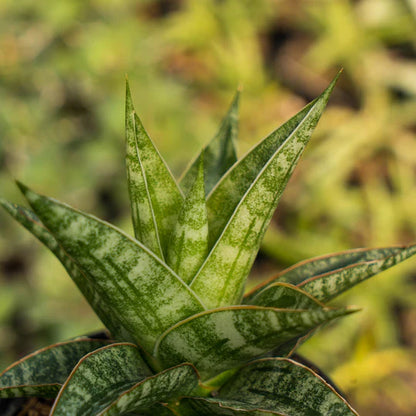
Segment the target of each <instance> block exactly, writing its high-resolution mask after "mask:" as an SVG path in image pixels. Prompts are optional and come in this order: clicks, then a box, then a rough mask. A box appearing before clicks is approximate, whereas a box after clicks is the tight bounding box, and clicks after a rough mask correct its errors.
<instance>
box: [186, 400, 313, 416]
mask: <svg viewBox="0 0 416 416" xmlns="http://www.w3.org/2000/svg"><path fill="white" fill-rule="evenodd" d="M181 404H182V406H183V407H184V408H186V410H187V411H188V409H189V411H190V412H193V413H191V415H192V416H193V415H196V416H213V415H218V416H240V415H241V416H244V415H248V416H276V415H277V416H292V415H288V414H283V413H280V412H273V411H268V410H262V409H261V408H260V407H259V406H254V405H251V404H248V403H244V402H240V401H236V400H225V399H221V398H219V397H215V398H211V397H186V398H184V399H183V400H182V402H181ZM185 414H186V415H187V413H185ZM296 416H297V415H296ZM314 416H315V415H314Z"/></svg>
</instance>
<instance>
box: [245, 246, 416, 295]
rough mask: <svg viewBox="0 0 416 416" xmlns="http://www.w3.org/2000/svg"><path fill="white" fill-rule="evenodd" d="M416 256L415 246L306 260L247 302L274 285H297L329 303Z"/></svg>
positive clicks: (254, 293)
mask: <svg viewBox="0 0 416 416" xmlns="http://www.w3.org/2000/svg"><path fill="white" fill-rule="evenodd" d="M415 253H416V245H410V246H401V247H399V246H393V247H385V248H376V249H358V250H349V251H345V252H342V253H335V254H330V255H327V256H322V257H318V258H315V259H311V260H307V261H304V262H301V263H299V264H296V265H294V266H293V267H290V268H289V269H287V270H284V271H283V272H281V273H279V274H278V275H277V276H276V277H274V278H273V279H271V280H269V281H267V282H265V283H263V284H261V285H260V286H258V287H257V288H255V289H254V290H253V291H251V292H250V293H248V294H247V295H246V297H245V302H246V303H251V300H252V299H253V298H254V297H255V296H257V294H258V293H259V292H260V291H262V290H264V288H266V287H268V286H270V285H272V284H274V283H275V282H289V283H291V284H294V285H295V284H296V285H298V287H299V288H301V289H302V290H304V291H305V292H308V293H310V294H311V295H312V296H314V297H315V298H316V299H319V300H320V301H322V302H328V301H329V300H331V299H333V298H334V297H336V296H338V295H339V294H341V293H343V292H345V291H346V290H348V289H350V288H351V287H353V286H355V285H356V284H358V283H360V282H362V281H364V280H366V279H368V278H370V277H372V276H374V275H375V274H377V273H380V272H382V271H384V270H386V269H389V268H390V267H393V266H394V265H396V264H397V263H400V262H401V261H404V260H406V259H408V258H409V257H411V256H413V255H414V254H415Z"/></svg>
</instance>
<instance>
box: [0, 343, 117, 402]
mask: <svg viewBox="0 0 416 416" xmlns="http://www.w3.org/2000/svg"><path fill="white" fill-rule="evenodd" d="M109 343H110V341H105V340H92V339H82V340H76V341H67V342H61V343H59V344H54V345H51V346H49V347H46V348H42V349H40V350H38V351H35V352H33V353H32V354H30V355H27V356H26V357H24V358H22V359H21V360H19V361H17V362H15V363H14V364H12V365H11V366H10V367H8V368H6V370H4V371H3V372H2V373H1V374H0V397H28V396H36V397H51V398H54V397H55V396H56V394H57V393H58V391H59V389H60V387H61V385H62V384H63V383H64V382H65V380H66V379H67V377H68V375H69V374H70V373H71V371H72V369H73V368H74V367H75V365H76V364H77V362H78V361H79V360H80V359H81V358H82V357H83V356H84V355H86V354H88V353H89V352H91V351H94V350H96V349H97V348H101V347H103V346H105V345H108V344H109Z"/></svg>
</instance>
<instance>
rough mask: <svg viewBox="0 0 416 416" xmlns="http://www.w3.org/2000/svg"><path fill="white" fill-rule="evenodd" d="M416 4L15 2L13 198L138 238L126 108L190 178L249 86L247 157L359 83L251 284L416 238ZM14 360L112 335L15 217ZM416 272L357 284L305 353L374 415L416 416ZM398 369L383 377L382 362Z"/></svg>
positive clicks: (1, 37)
mask: <svg viewBox="0 0 416 416" xmlns="http://www.w3.org/2000/svg"><path fill="white" fill-rule="evenodd" d="M415 58H416V4H415V2H414V1H413V0H360V1H353V0H317V1H314V2H311V1H307V0H304V1H302V0H297V1H293V0H280V1H279V0H258V1H256V2H252V1H248V0H223V1H215V0H201V1H197V2H194V1H191V0H176V1H175V0H171V1H168V0H165V1H156V0H147V1H145V0H141V1H140V0H135V1H133V0H123V1H121V0H111V1H104V0H92V1H90V2H84V1H80V0H62V1H60V2H52V3H51V2H35V1H31V0H21V1H19V2H12V1H11V0H3V1H2V2H1V3H0V98H1V102H2V105H1V106H0V132H1V135H0V189H1V193H2V196H4V197H6V198H8V199H11V200H14V201H16V202H22V201H21V199H20V196H19V195H18V192H17V191H16V189H15V188H14V185H13V178H19V179H21V180H22V181H23V182H25V183H28V184H29V185H31V186H33V187H34V188H35V189H36V190H38V191H40V192H42V193H45V194H48V195H53V196H55V197H56V198H58V199H60V200H64V201H66V202H68V203H70V204H71V205H74V206H77V207H79V208H81V209H83V210H86V211H89V212H92V213H94V214H96V215H98V216H100V217H102V218H105V219H107V220H110V221H112V222H114V223H116V224H117V225H119V226H121V227H123V228H124V229H126V230H127V231H128V232H131V231H132V230H130V229H129V226H128V225H126V224H128V196H127V189H126V185H125V179H124V176H125V168H124V161H123V155H124V142H123V140H124V138H123V106H124V104H123V101H124V74H125V73H127V74H128V76H129V79H130V83H131V86H132V90H133V95H134V98H135V102H136V107H137V109H138V111H139V113H140V115H141V117H142V120H143V122H144V124H145V126H146V128H147V130H148V131H149V132H150V134H151V136H152V137H153V138H154V140H155V142H156V143H157V145H158V147H159V148H160V149H161V152H162V154H163V155H164V157H165V158H166V159H167V161H168V162H169V164H170V165H171V166H174V169H175V173H176V174H178V175H179V174H180V172H181V170H182V169H183V168H184V165H185V163H186V162H187V161H188V160H189V159H190V158H191V157H193V156H194V153H195V152H196V151H197V149H198V148H199V146H200V145H201V144H203V143H205V142H206V141H207V140H208V139H210V138H211V136H212V135H213V134H214V133H215V130H216V126H217V124H218V122H219V119H220V117H221V116H222V114H223V113H224V111H225V110H226V107H227V106H228V103H229V102H230V100H231V98H232V96H233V94H234V92H235V90H236V88H237V87H238V86H239V85H241V86H243V89H244V92H243V96H242V103H241V127H240V140H239V149H240V154H242V153H244V152H245V151H246V150H248V149H249V148H250V147H251V145H253V144H254V143H255V142H256V141H258V140H259V139H260V138H261V137H263V136H265V135H266V134H267V133H269V132H270V131H271V130H272V129H273V128H274V127H276V126H277V125H279V124H280V123H281V122H283V121H285V120H286V119H287V118H289V117H290V116H291V115H293V114H294V113H295V112H296V111H298V110H299V109H300V108H301V107H302V106H303V105H304V104H305V103H306V102H307V101H309V100H310V99H312V98H314V97H315V96H316V95H318V94H319V93H320V92H321V91H322V89H323V88H324V87H325V86H326V85H327V84H328V83H329V81H330V79H331V78H332V77H333V75H334V74H335V73H336V72H337V71H338V69H339V68H340V67H344V73H343V75H342V77H341V79H340V82H339V84H338V86H337V88H336V90H335V92H334V94H333V97H332V98H331V101H330V106H329V108H328V110H327V111H326V114H325V115H324V117H323V118H322V120H321V122H320V124H319V126H318V130H317V132H316V134H315V135H314V138H313V140H312V142H311V144H310V145H309V148H308V149H307V152H306V154H305V156H304V157H303V160H302V161H301V163H300V165H299V167H298V168H297V170H296V171H295V175H294V177H293V178H292V179H291V183H290V184H289V186H288V188H287V190H286V192H285V194H284V197H283V199H282V201H281V203H280V208H279V209H278V212H277V215H276V218H275V221H274V223H273V227H272V229H271V230H270V232H269V233H268V234H267V235H266V238H265V242H264V246H263V251H262V255H261V256H260V257H259V259H258V262H257V266H256V268H255V273H254V275H253V281H254V280H255V279H258V278H260V277H266V276H269V275H270V274H271V273H273V272H274V271H276V270H278V269H281V268H283V267H285V266H288V265H290V264H292V263H294V262H296V261H299V260H302V259H304V258H308V257H311V256H314V255H319V254H324V253H328V252H333V251H337V250H341V249H347V248H352V247H359V246H382V245H390V244H394V243H398V244H399V243H409V242H411V241H415V240H416V235H415V234H416V216H415V214H414V207H415V205H416V183H415V182H416V181H415V171H416V141H415V139H416V137H415V136H416V122H415V114H416V60H415ZM0 229H1V233H0V364H1V366H2V367H3V366H4V365H6V364H7V363H9V362H10V361H12V360H13V359H14V358H16V356H19V355H21V354H23V353H25V352H27V351H29V350H32V349H34V348H35V347H38V346H41V345H46V344H48V343H51V342H53V341H58V340H62V339H65V338H69V337H73V336H75V335H78V334H80V333H85V332H88V331H92V330H95V329H97V328H99V323H98V320H97V319H96V318H95V317H94V316H93V314H92V312H91V311H90V310H89V308H88V306H87V305H86V304H85V303H84V301H83V300H82V299H81V296H80V295H79V294H78V293H77V291H76V290H75V287H73V285H72V282H71V280H70V279H69V278H67V276H66V275H65V272H64V271H63V269H62V268H61V267H60V265H59V264H58V263H57V261H56V260H55V259H54V258H53V256H51V255H50V254H49V253H47V251H46V250H45V249H44V248H43V247H41V246H40V245H39V244H37V243H36V242H35V241H34V239H33V238H32V237H31V236H30V235H29V234H28V233H26V232H25V231H24V230H23V229H20V228H19V227H18V226H17V225H15V224H14V223H13V222H12V221H10V219H9V218H8V217H7V215H3V214H0ZM415 266H416V264H415V261H414V260H413V261H412V260H409V261H408V262H406V263H404V264H403V265H401V266H399V267H397V268H395V269H394V271H391V272H388V273H387V272H386V273H384V274H383V275H382V276H380V277H377V278H376V279H374V280H372V281H369V282H367V283H364V284H362V285H360V286H359V287H358V288H356V289H355V290H354V291H353V293H352V294H351V295H349V299H348V301H349V303H351V302H352V303H355V304H357V305H360V306H363V307H364V311H363V312H362V313H360V314H356V315H354V316H352V317H350V318H348V319H345V320H343V321H342V322H341V321H340V322H339V323H337V325H336V326H334V327H333V328H332V327H331V326H330V327H328V328H327V329H326V330H325V331H322V332H321V334H320V335H319V336H317V337H316V338H315V339H313V340H312V341H310V342H309V343H307V344H306V345H305V346H304V347H303V350H302V352H303V354H304V355H305V356H307V357H308V358H310V359H311V360H313V361H314V362H315V363H316V364H318V365H319V366H321V367H322V368H323V369H325V370H328V371H330V373H331V374H332V376H333V377H334V379H335V380H336V381H337V382H338V383H339V385H340V386H341V388H342V389H344V390H345V391H346V392H347V393H348V395H349V397H350V398H351V400H352V402H353V403H354V405H355V406H356V407H357V409H358V410H359V411H360V412H361V413H362V414H366V415H390V414H395V415H414V414H415V412H416V399H415V397H414V394H413V393H412V392H414V389H415V386H416V360H415V358H414V357H415V354H414V349H415V348H416V327H415V324H414V322H415V319H414V318H415V316H416V300H415V293H416V290H415V284H416V274H415ZM381 363H382V364H383V365H380V364H381Z"/></svg>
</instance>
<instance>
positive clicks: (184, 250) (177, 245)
mask: <svg viewBox="0 0 416 416" xmlns="http://www.w3.org/2000/svg"><path fill="white" fill-rule="evenodd" d="M207 254H208V218H207V207H206V203H205V191H204V163H203V158H202V157H201V159H200V162H199V168H198V175H197V177H196V178H195V183H194V184H193V186H192V188H191V189H190V191H189V193H188V195H187V197H186V199H185V201H184V204H183V207H182V210H181V213H180V214H179V217H178V222H177V223H176V226H175V228H174V230H173V233H172V237H171V240H170V243H169V247H168V255H167V264H168V265H169V266H170V267H171V268H172V269H173V270H174V271H175V272H176V273H177V274H178V275H179V276H180V277H181V278H182V280H183V281H184V282H185V283H190V282H191V280H192V278H193V277H194V275H195V273H196V272H197V271H198V269H199V267H200V266H201V264H202V262H203V261H204V260H205V258H206V256H207Z"/></svg>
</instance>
